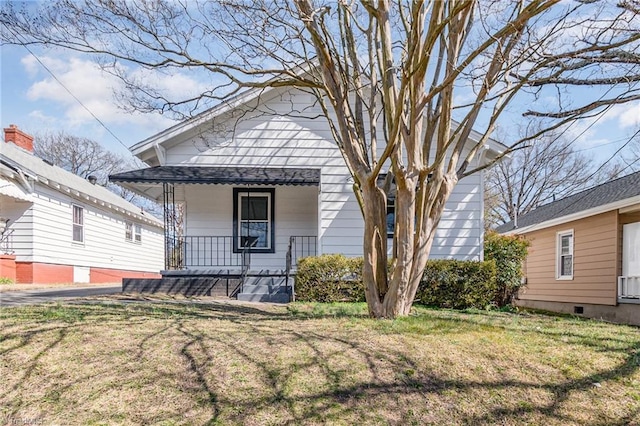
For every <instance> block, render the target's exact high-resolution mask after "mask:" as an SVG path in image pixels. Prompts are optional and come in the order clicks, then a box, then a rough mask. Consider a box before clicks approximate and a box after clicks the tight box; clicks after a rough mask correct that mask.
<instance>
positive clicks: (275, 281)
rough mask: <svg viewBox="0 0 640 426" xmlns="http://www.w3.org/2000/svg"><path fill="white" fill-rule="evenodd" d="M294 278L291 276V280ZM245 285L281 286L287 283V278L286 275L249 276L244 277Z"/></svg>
mask: <svg viewBox="0 0 640 426" xmlns="http://www.w3.org/2000/svg"><path fill="white" fill-rule="evenodd" d="M292 280H293V279H292V278H289V281H292ZM244 285H245V286H252V285H256V286H264V285H267V286H271V287H279V286H283V285H286V279H285V277H251V276H247V277H246V278H245V279H244Z"/></svg>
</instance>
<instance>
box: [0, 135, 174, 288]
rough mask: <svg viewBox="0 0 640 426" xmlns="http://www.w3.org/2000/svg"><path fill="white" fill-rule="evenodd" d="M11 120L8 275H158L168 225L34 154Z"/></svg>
mask: <svg viewBox="0 0 640 426" xmlns="http://www.w3.org/2000/svg"><path fill="white" fill-rule="evenodd" d="M32 151H33V137H31V136H29V135H28V134H26V133H24V132H22V131H21V130H20V129H18V128H17V127H16V126H14V125H11V126H10V127H8V128H6V129H4V142H0V277H2V278H5V279H9V280H11V281H14V282H17V283H56V282H65V283H72V282H73V283H104V282H120V281H121V280H122V278H124V277H132V278H133V277H138V278H145V277H156V276H160V275H159V272H160V270H161V269H162V268H163V265H164V256H163V255H164V251H163V247H164V243H163V241H164V240H163V223H162V221H160V220H158V219H157V218H155V217H153V216H151V215H149V214H148V213H145V212H143V211H141V210H140V208H139V207H136V206H135V205H133V204H131V203H129V202H128V201H126V200H124V199H123V198H121V197H119V196H118V195H116V194H114V193H112V192H111V191H109V190H108V189H106V188H104V187H103V186H100V185H96V184H95V181H93V182H90V181H88V180H85V179H83V178H81V177H79V176H76V175H74V174H73V173H69V172H67V171H66V170H63V169H61V168H59V167H56V166H53V165H51V164H49V163H46V162H45V161H44V160H42V159H40V158H38V157H36V156H35V155H34V154H33V152H32Z"/></svg>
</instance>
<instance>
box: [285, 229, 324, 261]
mask: <svg viewBox="0 0 640 426" xmlns="http://www.w3.org/2000/svg"><path fill="white" fill-rule="evenodd" d="M288 252H290V253H291V268H292V269H295V268H297V266H298V259H300V258H302V257H308V256H315V255H317V254H318V237H315V236H299V235H294V236H292V237H289V250H288Z"/></svg>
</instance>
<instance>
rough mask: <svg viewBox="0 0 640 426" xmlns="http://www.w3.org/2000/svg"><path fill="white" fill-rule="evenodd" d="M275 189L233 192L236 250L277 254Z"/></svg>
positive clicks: (234, 246)
mask: <svg viewBox="0 0 640 426" xmlns="http://www.w3.org/2000/svg"><path fill="white" fill-rule="evenodd" d="M274 192H275V191H274V189H272V188H271V189H258V188H252V189H241V188H234V190H233V222H234V223H233V225H234V226H233V250H234V252H236V253H238V252H240V251H242V250H243V249H246V248H249V249H250V251H251V252H254V253H256V252H257V253H274V252H275V244H274V227H273V224H274V220H273V219H274V212H275V209H274V200H273V198H274Z"/></svg>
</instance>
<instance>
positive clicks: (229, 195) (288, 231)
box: [112, 167, 320, 302]
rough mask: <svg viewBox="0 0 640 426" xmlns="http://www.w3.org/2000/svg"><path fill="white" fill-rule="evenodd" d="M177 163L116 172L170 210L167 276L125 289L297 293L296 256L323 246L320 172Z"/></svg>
mask: <svg viewBox="0 0 640 426" xmlns="http://www.w3.org/2000/svg"><path fill="white" fill-rule="evenodd" d="M156 169H163V168H156ZM177 169H178V168H176V167H172V168H171V170H164V171H163V173H164V174H163V173H161V174H155V175H154V176H155V177H150V176H149V169H144V173H145V175H144V176H143V175H141V174H139V173H137V172H139V171H134V172H128V173H123V174H120V175H116V176H113V177H112V180H113V181H115V182H118V183H120V184H123V183H126V185H125V186H127V187H129V188H131V189H133V188H136V192H139V193H140V192H143V193H145V194H146V196H149V195H150V194H155V196H154V198H155V199H157V200H161V201H162V204H163V210H164V222H165V269H164V270H163V271H161V273H162V278H161V279H158V280H126V281H125V282H123V291H140V292H162V293H169V294H183V295H188V296H197V295H201V296H224V297H233V298H238V299H239V300H245V301H270V302H288V301H289V300H291V298H292V295H293V275H294V274H295V271H296V267H297V260H298V259H299V258H301V257H306V256H314V255H317V254H318V252H319V249H318V247H319V238H318V237H317V235H318V222H319V219H318V217H319V207H318V188H317V187H318V186H319V181H320V173H319V171H318V170H306V169H305V170H302V169H264V170H261V169H254V168H252V169H247V170H244V169H243V170H240V169H239V168H217V167H216V168H212V167H181V168H180V169H181V173H177V174H176V175H172V174H171V173H169V171H171V172H174V173H175V172H176V171H177ZM182 169H188V173H185V170H182ZM230 169H232V170H231V171H230ZM160 171H162V170H160ZM165 172H166V173H165ZM145 176H146V177H145ZM229 176H231V178H230V177H229Z"/></svg>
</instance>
